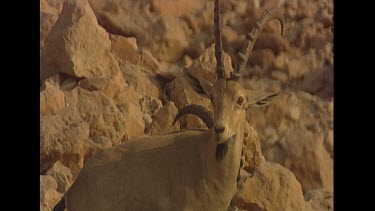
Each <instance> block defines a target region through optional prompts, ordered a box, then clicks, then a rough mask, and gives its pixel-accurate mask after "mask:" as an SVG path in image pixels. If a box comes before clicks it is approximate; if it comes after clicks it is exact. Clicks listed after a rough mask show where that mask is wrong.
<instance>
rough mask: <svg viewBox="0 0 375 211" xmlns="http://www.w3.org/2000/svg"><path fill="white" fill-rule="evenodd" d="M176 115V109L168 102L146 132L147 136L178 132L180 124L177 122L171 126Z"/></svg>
mask: <svg viewBox="0 0 375 211" xmlns="http://www.w3.org/2000/svg"><path fill="white" fill-rule="evenodd" d="M177 113H178V109H177V108H176V106H175V105H174V103H173V102H171V101H169V102H168V103H167V104H166V105H164V106H163V107H162V108H161V109H160V110H159V111H158V113H157V114H156V116H155V117H154V119H153V121H152V123H151V126H150V129H149V130H148V132H147V134H150V135H159V134H167V133H171V132H175V131H179V130H180V124H179V122H178V121H177V122H176V124H175V125H172V123H173V120H174V118H175V117H176V115H177Z"/></svg>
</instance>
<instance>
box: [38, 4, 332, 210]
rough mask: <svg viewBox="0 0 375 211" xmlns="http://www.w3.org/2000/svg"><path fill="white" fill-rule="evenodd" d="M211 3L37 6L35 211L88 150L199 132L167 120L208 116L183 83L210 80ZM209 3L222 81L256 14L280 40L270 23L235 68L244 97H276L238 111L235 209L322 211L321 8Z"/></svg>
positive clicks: (325, 155) (328, 66)
mask: <svg viewBox="0 0 375 211" xmlns="http://www.w3.org/2000/svg"><path fill="white" fill-rule="evenodd" d="M213 2H214V1H203V0H192V1H190V0H176V1H170V0H141V1H138V0H127V1H124V0H113V1H107V0H79V1H78V0H77V1H72V0H41V1H40V35H41V36H40V52H41V55H40V64H41V66H40V80H41V81H40V84H41V86H40V174H41V177H40V182H41V184H40V208H41V210H51V208H52V207H53V205H54V204H55V203H56V202H57V201H58V200H59V199H60V198H61V197H62V195H63V193H64V192H65V191H66V190H67V189H68V188H69V187H70V185H71V184H72V183H73V182H74V179H75V177H76V176H77V174H78V173H79V171H80V169H81V168H82V166H83V165H84V163H85V161H87V159H89V158H90V157H91V156H93V155H94V154H96V153H97V152H99V151H101V150H103V149H106V148H109V147H112V146H114V145H117V144H119V143H121V142H124V141H128V140H130V139H136V138H137V137H140V136H143V135H159V134H167V133H171V132H176V131H179V130H182V129H189V128H205V127H206V126H205V125H204V123H203V122H202V121H201V120H200V119H199V118H197V117H196V116H193V115H186V116H184V117H182V118H180V119H179V121H177V122H176V124H175V125H172V123H173V120H174V117H175V115H176V114H177V113H178V111H179V110H180V109H182V108H183V107H184V106H186V105H189V104H198V105H202V106H205V107H207V108H208V110H212V105H211V103H210V100H209V99H208V98H207V97H206V96H204V95H203V94H202V93H197V92H196V90H194V89H193V88H192V86H191V84H192V83H196V81H197V79H202V78H204V79H206V80H208V81H209V82H211V83H214V82H215V80H216V75H215V65H216V59H215V56H214V34H213ZM221 4H222V5H221V20H222V40H223V49H224V51H225V52H224V54H223V57H224V66H225V67H226V69H227V71H226V72H225V74H226V75H227V76H229V73H230V71H233V67H234V65H236V64H237V63H238V55H237V53H238V51H239V50H240V49H241V48H242V47H243V44H244V40H245V34H246V33H248V32H249V31H250V30H251V29H252V28H253V27H254V25H255V21H256V19H257V18H258V17H260V15H261V14H262V13H263V11H264V10H265V9H272V8H278V9H279V10H280V12H281V13H282V14H283V15H284V16H285V18H286V24H285V28H284V34H283V35H280V24H279V23H278V22H277V21H271V22H270V23H269V24H268V25H267V26H266V27H265V29H264V31H263V33H262V34H261V35H260V37H259V39H258V41H257V43H256V44H255V46H254V50H253V52H252V54H251V56H250V59H249V62H248V65H247V67H246V69H245V73H244V78H243V84H244V87H245V88H247V89H249V90H263V91H266V92H280V93H281V94H280V95H279V96H278V97H277V98H276V99H275V100H274V102H273V103H272V104H271V105H269V106H268V107H265V108H250V109H249V110H248V111H247V120H248V122H249V124H248V125H246V128H245V137H244V147H243V160H244V166H243V170H241V172H243V177H242V180H241V182H240V184H239V190H238V194H237V197H236V205H237V206H238V207H239V208H243V209H247V210H270V211H273V210H325V209H326V210H330V209H333V201H332V197H333V159H334V149H333V146H334V140H333V98H334V95H333V53H332V46H333V43H332V39H333V34H332V33H331V27H332V26H333V22H332V14H333V1H332V0H328V1H327V0H317V1H316V0H300V1H285V0H271V1H260V0H254V1H247V0H238V1H229V0H221ZM276 163H277V164H276ZM246 172H247V173H246ZM303 193H304V194H303Z"/></svg>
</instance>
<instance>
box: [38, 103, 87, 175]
mask: <svg viewBox="0 0 375 211" xmlns="http://www.w3.org/2000/svg"><path fill="white" fill-rule="evenodd" d="M88 138H89V125H88V124H87V123H86V122H85V121H84V120H82V119H81V117H80V114H79V112H77V111H76V110H74V109H72V108H65V109H62V110H60V111H59V112H57V113H56V114H55V115H46V116H41V118H40V171H41V172H43V171H46V170H47V169H49V168H50V167H51V166H52V165H53V163H55V161H57V160H59V161H60V162H61V163H63V164H64V165H65V166H68V167H69V168H70V169H71V170H72V172H73V174H75V175H76V174H77V173H78V171H79V170H80V169H81V168H82V166H83V161H84V156H85V153H86V150H87V142H88Z"/></svg>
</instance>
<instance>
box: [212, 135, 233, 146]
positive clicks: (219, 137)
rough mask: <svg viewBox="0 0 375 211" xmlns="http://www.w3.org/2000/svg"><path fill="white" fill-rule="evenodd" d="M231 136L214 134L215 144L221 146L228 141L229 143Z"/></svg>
mask: <svg viewBox="0 0 375 211" xmlns="http://www.w3.org/2000/svg"><path fill="white" fill-rule="evenodd" d="M233 136H234V134H233V135H228V134H215V139H216V143H217V144H223V143H226V142H228V141H230V140H231V139H233Z"/></svg>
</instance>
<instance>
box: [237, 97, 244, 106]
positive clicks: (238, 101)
mask: <svg viewBox="0 0 375 211" xmlns="http://www.w3.org/2000/svg"><path fill="white" fill-rule="evenodd" d="M242 103H243V98H242V97H239V98H238V99H237V104H238V105H242Z"/></svg>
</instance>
